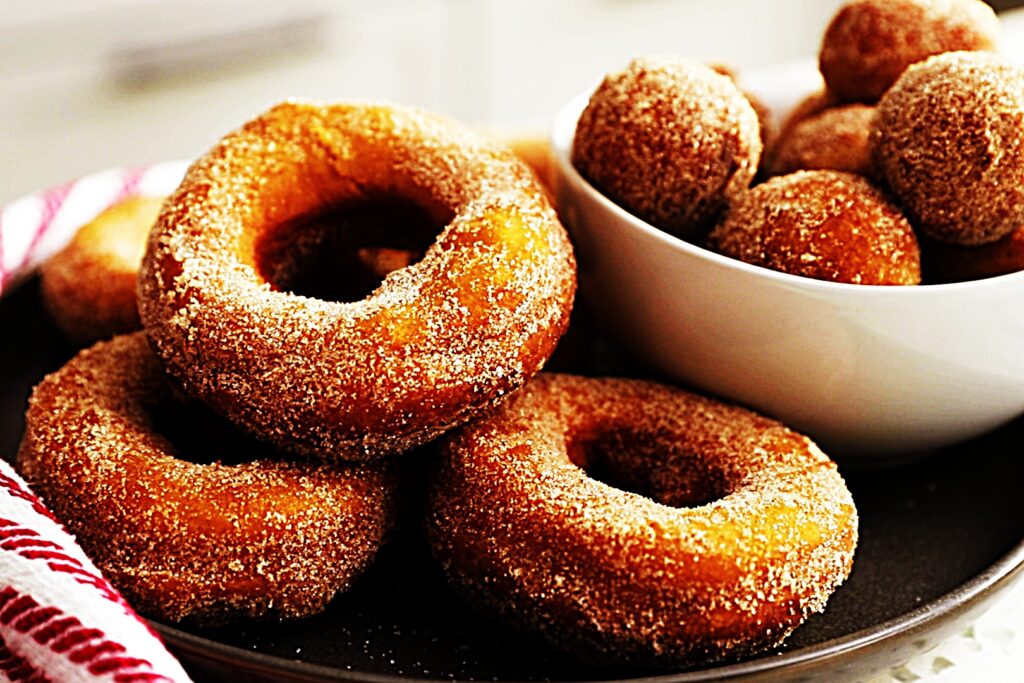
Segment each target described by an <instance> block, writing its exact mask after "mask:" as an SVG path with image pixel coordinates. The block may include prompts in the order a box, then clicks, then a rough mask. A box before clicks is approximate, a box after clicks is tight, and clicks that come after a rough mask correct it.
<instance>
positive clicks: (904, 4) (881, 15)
mask: <svg viewBox="0 0 1024 683" xmlns="http://www.w3.org/2000/svg"><path fill="white" fill-rule="evenodd" d="M1000 32H1001V31H1000V25H999V19H998V18H997V17H996V15H995V12H993V11H992V8H991V7H989V6H988V5H986V4H985V3H984V2H982V1H981V0H852V1H851V2H848V3H846V4H845V5H844V6H843V7H842V8H841V9H840V10H839V12H838V13H837V14H836V16H835V17H834V18H833V19H832V22H831V23H830V24H829V26H828V28H827V29H826V31H825V37H824V39H823V40H822V44H821V53H820V56H819V66H820V67H821V74H822V76H824V77H825V83H826V84H827V85H828V88H829V90H830V91H832V92H833V93H835V95H836V96H837V97H838V98H839V99H840V100H843V101H847V102H874V101H876V100H878V98H879V97H881V96H882V93H884V92H885V91H886V90H887V89H888V88H889V87H890V86H891V85H892V84H893V83H895V82H896V79H897V78H899V76H900V74H902V73H903V71H904V70H905V69H906V68H907V67H908V66H910V65H911V64H914V63H916V62H919V61H921V60H923V59H925V58H927V57H929V56H931V55H935V54H940V53H942V52H951V51H956V50H995V49H996V48H997V45H998V42H999V36H1000Z"/></svg>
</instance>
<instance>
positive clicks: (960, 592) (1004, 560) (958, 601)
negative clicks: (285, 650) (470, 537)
mask: <svg viewBox="0 0 1024 683" xmlns="http://www.w3.org/2000/svg"><path fill="white" fill-rule="evenodd" d="M1022 577H1024V538H1022V539H1021V540H1020V541H1018V542H1017V544H1016V545H1014V546H1013V547H1012V548H1011V549H1010V550H1009V551H1008V552H1006V553H1005V554H1004V555H1002V556H1001V557H1000V558H999V559H997V560H996V561H995V562H993V563H992V564H990V565H989V566H988V567H986V568H985V569H984V570H982V571H981V572H979V573H977V574H975V575H974V576H973V577H971V578H970V579H968V580H967V581H965V582H964V583H962V584H960V585H959V586H957V587H956V588H953V589H952V590H950V591H948V592H946V593H943V594H942V595H940V596H938V597H936V598H933V599H932V600H929V601H928V602H925V603H923V604H921V605H919V606H918V607H915V608H914V609H912V610H910V611H908V612H906V613H904V614H901V615H899V616H896V617H892V618H890V619H886V620H885V621H882V622H880V623H878V624H875V625H874V626H869V627H867V628H863V629H860V630H858V631H854V632H853V633H848V634H846V635H843V636H839V637H837V638H831V639H829V640H826V641H824V642H822V643H817V644H815V645H810V646H807V647H803V648H799V649H797V650H793V651H791V652H785V653H781V654H779V655H777V656H771V653H770V651H769V652H767V653H762V654H761V655H760V656H757V657H756V659H751V660H748V661H741V662H736V663H732V664H725V665H723V666H714V667H711V668H705V669H698V670H690V671H681V672H678V673H668V674H664V673H659V674H654V675H651V676H635V677H630V678H619V679H609V680H601V681H577V682H575V683H640V682H642V683H693V682H696V681H724V680H729V679H739V678H742V677H747V676H754V675H758V674H778V673H784V672H785V670H787V669H797V668H798V667H800V666H801V665H804V664H808V663H815V664H824V663H827V662H829V661H832V660H838V659H840V658H842V657H846V656H849V655H853V654H856V653H857V652H859V651H862V650H865V649H867V648H870V647H872V646H875V645H880V644H883V643H885V642H887V641H889V640H891V639H894V638H897V637H899V636H901V635H903V634H905V633H908V632H912V631H914V630H916V629H920V628H925V627H929V626H931V627H935V628H938V627H939V626H941V625H942V624H943V623H945V621H944V619H943V617H950V618H953V616H954V615H955V614H956V613H957V612H963V611H965V610H967V609H969V608H971V607H974V606H978V605H981V604H982V603H983V602H984V600H985V599H986V598H989V597H994V596H996V595H998V594H999V593H1002V592H1005V591H1006V590H1008V589H1009V588H1010V587H1012V586H1013V585H1014V584H1015V583H1016V582H1017V581H1018V580H1020V579H1021V578H1022ZM987 610H988V606H986V607H985V609H984V610H983V611H987ZM826 611H827V608H826ZM147 621H148V622H149V623H150V625H151V626H153V628H154V629H155V630H156V631H157V632H158V633H159V634H160V636H161V637H162V638H163V639H164V642H165V643H166V644H167V646H168V648H169V649H170V650H171V651H172V652H173V653H174V654H175V655H177V656H181V655H182V654H185V655H188V654H194V655H196V656H199V657H200V658H202V659H204V660H206V661H211V662H217V663H223V664H231V665H233V666H238V665H239V664H244V665H246V669H247V670H248V671H258V672H262V673H285V674H288V675H290V676H295V675H303V676H306V677H308V680H310V681H323V680H326V681H350V682H353V683H410V681H415V682H417V683H469V682H468V681H467V680H466V679H437V678H421V677H417V676H401V675H396V674H382V673H374V672H369V671H357V670H343V669H339V668H337V667H333V666H329V665H325V664H315V663H312V662H304V661H302V660H289V659H286V658H284V657H279V656H277V655H269V654H266V653H262V652H255V651H250V650H246V649H243V648H240V647H236V646H234V645H227V644H225V643H221V642H218V641H214V640H209V639H208V638H204V637H202V636H197V635H195V634H192V633H188V632H187V631H182V630H180V629H178V628H176V627H174V626H170V625H167V624H163V623H160V622H156V621H152V620H147ZM179 648H181V649H180V650H179ZM211 655H214V656H212V657H211ZM794 673H795V672H794ZM293 680H294V679H293ZM506 683H516V682H515V681H509V682H506Z"/></svg>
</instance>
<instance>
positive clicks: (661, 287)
mask: <svg viewBox="0 0 1024 683" xmlns="http://www.w3.org/2000/svg"><path fill="white" fill-rule="evenodd" d="M811 69H812V73H813V67H811ZM777 80H778V79H777ZM791 80H792V79H790V78H788V77H787V78H783V79H781V81H779V82H789V81H791ZM806 81H807V79H806V78H803V82H806ZM811 82H812V83H813V77H812V80H811ZM770 85H771V84H770ZM773 85H774V86H777V85H778V83H774V84H773ZM768 89H769V90H770V89H771V87H769V88H768ZM802 94H804V93H803V92H795V91H794V92H792V93H791V96H790V97H789V98H788V99H787V98H786V97H785V96H779V93H778V92H774V93H772V92H769V93H768V95H769V97H768V99H769V100H771V101H772V102H773V103H774V104H775V105H776V106H777V107H779V108H780V109H781V108H785V107H786V106H791V105H792V103H793V102H795V100H796V99H797V98H798V97H799V96H800V95H802ZM588 95H589V94H588ZM588 95H582V96H580V97H577V98H576V99H574V100H573V101H571V102H570V103H569V104H568V105H567V106H566V107H565V108H564V109H563V110H562V111H561V112H560V114H559V115H558V117H557V119H556V120H555V122H554V126H553V130H552V142H553V147H554V151H555V157H556V166H557V177H556V181H555V182H556V195H557V198H558V202H559V205H560V210H561V212H562V215H563V217H564V219H565V221H566V223H567V226H568V228H569V230H570V232H571V234H572V236H573V239H574V242H575V244H576V247H577V254H578V259H579V264H580V288H581V294H582V299H583V302H584V304H585V305H587V306H588V308H589V309H590V310H591V311H592V312H593V314H594V315H595V317H596V318H597V319H598V321H599V322H600V323H602V325H603V327H604V328H605V330H606V332H607V333H608V334H609V335H610V336H611V337H612V338H613V339H615V340H617V341H618V342H620V343H621V345H622V346H623V347H624V348H625V349H626V350H627V351H629V352H631V353H633V354H635V357H636V359H637V360H640V361H641V362H643V363H645V364H647V365H649V366H651V367H653V368H654V369H655V370H657V371H659V372H661V373H663V374H664V375H665V376H667V377H668V378H671V379H674V380H676V381H678V382H680V383H682V384H684V385H689V386H691V387H694V388H697V389H699V390H702V391H705V392H709V393H712V394H716V395H719V396H721V397H724V398H727V399H731V400H733V401H736V402H739V403H742V404H745V405H748V406H750V407H752V408H755V409H757V410H759V411H761V412H763V413H765V414H767V415H770V416H773V417H775V418H778V419H780V420H782V421H783V422H785V423H787V424H789V425H790V426H792V427H794V428H796V429H798V430H800V431H803V432H805V433H807V434H809V435H810V436H812V437H813V438H814V439H815V440H817V441H818V442H819V443H820V444H821V445H822V446H823V447H824V448H825V449H826V450H827V451H828V452H830V453H831V454H833V455H834V456H836V457H838V458H841V459H844V460H845V461H846V462H857V463H860V464H882V463H888V462H892V461H894V460H897V459H906V458H909V457H913V456H916V455H919V454H921V453H923V452H928V451H930V450H932V449H936V448H939V447H942V446H944V445H948V444H952V443H954V442H958V441H961V440H964V439H968V438H970V437H972V436H976V435H978V434H981V433H983V432H985V431H987V430H990V429H993V428H995V427H997V426H998V425H1000V424H1002V423H1005V422H1007V421H1009V420H1012V419H1013V418H1015V417H1017V416H1018V415H1021V414H1022V413H1024V272H1020V273H1015V274H1011V275H1004V276H1001V277H995V278H990V279H987V280H979V281H974V282H964V283H956V284H948V285H926V286H920V287H881V286H860V285H847V284H837V283H830V282H823V281H818V280H812V279H808V278H802V277H797V276H794V275H787V274H785V273H779V272H775V271H772V270H768V269H765V268H761V267H757V266H752V265H748V264H746V263H742V262H740V261H736V260H733V259H730V258H726V257H724V256H721V255H718V254H715V253H713V252H710V251H708V250H705V249H702V248H700V247H697V246H694V245H692V244H688V243H686V242H683V241H682V240H679V239H677V238H675V237H672V236H671V235H669V234H667V233H664V232H662V231H661V230H658V229H657V228H655V227H653V226H651V225H650V224H648V223H646V222H645V221H643V220H641V219H639V218H637V217H635V216H633V215H631V214H630V213H628V212H627V211H625V210H624V209H622V208H620V207H619V206H617V205H616V204H615V203H613V202H612V201H610V200H609V199H607V198H605V197H604V196H602V195H601V194H600V193H599V192H598V191H597V190H595V189H594V188H593V187H592V186H591V185H590V184H589V183H588V182H587V181H586V180H584V179H583V178H582V177H581V176H580V175H579V173H577V172H576V170H575V169H574V168H573V166H572V164H571V163H570V161H569V159H570V153H571V148H572V139H573V134H574V131H575V127H576V121H577V119H578V118H579V114H580V112H581V111H582V110H583V107H584V106H585V104H586V102H587V98H588Z"/></svg>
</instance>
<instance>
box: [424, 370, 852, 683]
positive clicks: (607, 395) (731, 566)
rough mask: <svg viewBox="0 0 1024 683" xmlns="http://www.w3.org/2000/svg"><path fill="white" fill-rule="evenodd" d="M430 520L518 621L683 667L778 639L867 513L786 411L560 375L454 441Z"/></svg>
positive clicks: (458, 570) (615, 652)
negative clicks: (767, 413)
mask: <svg viewBox="0 0 1024 683" xmlns="http://www.w3.org/2000/svg"><path fill="white" fill-rule="evenodd" d="M588 473H590V474H591V475H593V476H598V475H599V474H601V475H603V476H604V477H606V478H612V479H614V480H616V482H617V484H619V485H621V488H620V487H617V486H615V485H609V484H606V483H603V482H602V481H598V480H597V479H594V478H592V477H591V476H588ZM623 489H625V490H623ZM428 532H429V536H430V540H431V544H432V547H433V552H434V554H435V556H436V557H437V559H438V560H440V562H441V563H442V564H443V566H444V569H445V571H446V572H447V574H448V576H449V578H450V579H451V581H452V582H453V583H454V584H455V585H456V586H457V587H458V588H460V589H461V590H463V591H464V592H465V593H466V594H468V595H469V596H471V597H472V598H474V599H475V600H476V601H477V602H478V603H479V604H482V605H484V606H486V607H488V608H491V609H492V610H494V611H496V612H498V613H499V614H500V615H501V616H503V617H504V618H506V619H507V620H508V621H510V622H512V623H513V624H516V625H518V626H521V627H526V628H530V629H536V630H538V631H539V632H540V633H541V634H543V635H544V636H545V637H546V638H547V639H548V640H550V641H552V642H554V643H555V644H557V645H559V646H562V647H564V648H566V649H568V650H570V651H573V652H575V653H576V654H577V655H579V656H582V657H585V658H587V660H588V661H593V660H594V659H595V658H600V659H607V660H611V661H615V662H618V663H626V662H629V663H639V664H657V665H670V666H679V665H690V664H696V663H699V662H708V661H714V660H718V659H722V658H724V657H730V656H740V655H745V654H749V653H752V652H755V651H758V650H761V649H763V648H766V647H771V646H774V645H777V644H778V643H780V642H782V640H783V639H784V638H785V637H786V636H787V635H788V634H789V633H790V632H791V631H792V630H793V629H794V628H796V626H798V625H799V624H800V623H801V622H803V620H804V619H805V618H807V617H808V616H809V615H810V614H813V613H815V612H820V611H822V610H823V609H824V607H825V603H826V601H827V600H828V597H829V595H830V594H831V593H832V592H833V591H834V590H835V589H836V587H838V586H839V584H841V583H842V582H843V581H844V580H845V578H846V577H847V576H848V574H849V572H850V567H851V563H852V560H853V551H854V546H855V545H856V540H857V512H856V509H855V508H854V503H853V499H852V498H851V496H850V493H849V491H847V489H846V487H845V485H844V482H843V480H842V477H840V475H839V474H838V473H837V471H836V467H835V465H834V464H833V463H832V462H831V461H830V460H829V459H828V457H826V456H825V455H824V454H823V453H822V452H821V451H820V450H819V449H818V448H817V447H816V446H815V445H814V444H813V443H812V442H811V441H810V440H808V439H807V438H806V437H803V436H800V435H799V434H796V433H794V432H792V431H790V430H788V429H786V428H785V427H783V426H782V425H781V424H779V423H777V422H774V421H772V420H769V419H767V418H763V417H760V416H758V415H756V414H754V413H751V412H749V411H746V410H743V409H741V408H736V407H733V406H728V405H725V404H722V403H718V402H715V401H712V400H710V399H706V398H702V397H699V396H695V395H693V394H689V393H687V392H684V391H682V390H679V389H673V388H669V387H665V386H660V385H657V384H654V383H651V382H644V381H637V380H613V379H586V378H581V377H573V376H569V375H543V374H542V375H539V376H538V377H536V378H535V379H534V380H533V381H532V382H531V383H530V384H529V385H527V386H526V387H525V388H524V389H523V390H522V391H521V392H519V393H518V394H516V395H515V396H514V397H513V398H512V399H511V400H510V401H509V402H508V403H506V404H504V405H503V406H502V407H501V408H499V409H498V410H497V411H496V412H495V413H494V414H493V415H492V416H490V417H488V418H486V419H484V420H481V421H478V422H476V423H474V424H471V425H469V426H467V427H465V428H463V429H461V430H459V431H458V432H456V433H455V434H454V435H453V436H450V437H448V438H447V439H446V441H445V443H444V445H443V458H442V461H441V464H440V469H439V471H438V472H437V476H436V477H435V478H434V487H433V491H432V496H431V502H430V510H429V515H428Z"/></svg>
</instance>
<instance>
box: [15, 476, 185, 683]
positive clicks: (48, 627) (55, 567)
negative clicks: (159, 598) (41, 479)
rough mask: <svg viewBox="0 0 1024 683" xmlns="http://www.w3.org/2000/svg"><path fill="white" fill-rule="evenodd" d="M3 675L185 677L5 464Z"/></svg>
mask: <svg viewBox="0 0 1024 683" xmlns="http://www.w3.org/2000/svg"><path fill="white" fill-rule="evenodd" d="M0 673H2V674H3V675H5V676H6V678H7V679H8V680H10V681H32V682H42V681H53V682H54V683H76V682H78V681H83V682H85V681H88V682H90V683H98V682H99V681H106V682H109V683H171V682H172V681H173V682H177V681H188V680H189V678H188V675H187V674H186V673H185V672H184V670H182V668H181V666H180V665H179V664H178V662H177V661H175V659H174V658H173V657H172V656H171V655H170V654H169V653H168V652H167V650H166V649H165V648H164V646H163V644H162V643H161V642H160V640H159V638H158V637H157V636H156V634H155V633H153V631H152V630H151V629H150V628H149V626H148V625H147V624H146V622H144V621H143V620H142V619H141V618H139V616H138V615H136V614H135V612H134V611H133V610H132V608H131V607H130V606H129V605H128V603H126V602H125V601H124V598H122V597H121V596H120V594H118V592H117V591H116V590H114V589H113V587H111V585H110V584H109V583H107V580H106V579H104V578H103V577H102V576H101V575H100V573H99V570H97V569H96V567H95V566H93V564H92V562H90V561H89V559H88V558H87V557H86V556H85V554H84V553H83V552H82V550H81V549H80V548H79V547H78V545H77V544H76V543H75V540H74V539H73V538H72V537H71V536H70V535H69V534H68V533H67V532H66V531H65V530H64V528H63V527H62V526H61V525H60V524H59V523H58V522H57V520H56V519H54V518H53V516H52V515H51V514H50V512H49V511H48V510H47V509H46V508H45V507H43V505H42V503H40V502H39V499H38V498H36V497H35V495H34V494H33V493H32V492H31V491H29V489H28V487H27V486H26V485H25V482H24V481H22V480H21V478H20V477H18V475H17V474H15V472H14V470H13V469H12V468H11V466H10V465H8V464H7V463H6V462H2V461H0Z"/></svg>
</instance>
